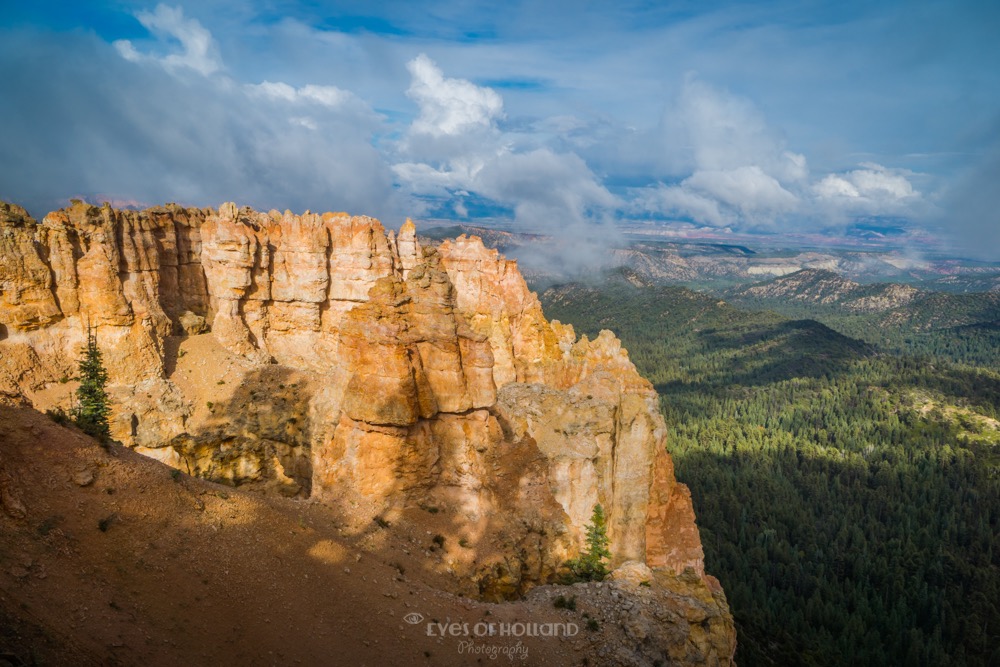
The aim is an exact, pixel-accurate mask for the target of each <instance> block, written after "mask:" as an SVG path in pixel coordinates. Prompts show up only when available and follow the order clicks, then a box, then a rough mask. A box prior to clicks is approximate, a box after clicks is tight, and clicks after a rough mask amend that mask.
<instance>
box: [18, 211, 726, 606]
mask: <svg viewBox="0 0 1000 667" xmlns="http://www.w3.org/2000/svg"><path fill="white" fill-rule="evenodd" d="M88 327H91V328H93V330H94V331H95V332H96V334H97V338H98V341H99V345H100V347H101V349H102V351H103V353H104V358H105V362H106V365H107V367H108V371H109V374H110V377H111V384H112V395H113V399H114V419H113V432H114V435H115V437H116V438H117V439H119V440H121V441H122V442H124V443H125V444H127V445H129V446H132V447H135V448H137V449H139V451H142V452H143V453H146V454H148V455H151V456H154V457H156V458H159V459H160V460H162V461H164V462H166V463H168V464H169V465H173V466H175V467H178V468H180V469H182V470H184V471H186V472H190V473H192V474H198V475H201V476H204V477H208V478H210V479H215V480H224V481H228V482H231V483H260V484H269V485H273V486H276V487H278V488H279V489H280V490H282V491H283V492H285V493H288V494H291V495H295V494H297V495H303V496H305V495H311V497H313V498H315V499H319V500H321V501H329V502H346V503H349V504H350V506H351V507H354V508H357V512H365V511H367V512H369V513H371V514H372V515H373V516H375V515H377V516H378V518H379V520H380V521H388V519H386V517H391V516H392V515H393V512H399V511H403V510H405V509H406V508H412V507H425V508H433V509H434V510H435V511H439V510H440V511H441V512H442V516H444V515H447V516H448V521H449V522H450V524H449V526H450V527H451V528H452V529H453V530H454V534H455V535H459V534H461V535H462V536H463V538H462V539H463V540H465V541H467V542H468V543H469V544H470V546H472V547H479V548H480V551H481V553H482V554H483V557H482V558H480V559H478V560H476V562H474V563H470V564H467V565H461V564H459V565H456V566H455V567H458V568H461V567H465V568H466V570H467V571H468V574H469V575H470V576H474V577H475V578H476V580H477V581H478V582H479V586H480V592H481V593H483V594H484V595H487V596H488V595H491V594H496V595H497V596H503V595H507V594H518V593H521V592H523V591H524V590H526V588H527V587H529V586H530V585H532V584H534V583H538V582H543V581H546V580H548V579H550V578H551V577H552V576H553V574H554V573H555V572H556V570H557V568H558V567H559V564H560V563H561V562H562V561H563V560H564V559H565V558H567V557H569V556H572V555H573V554H575V553H577V551H578V550H579V549H580V547H581V544H582V538H583V533H584V528H585V526H586V524H587V522H588V521H589V519H590V515H591V511H592V508H593V506H594V505H595V504H597V503H601V504H602V505H603V506H604V508H605V510H606V512H607V515H608V518H609V535H610V537H611V544H612V553H613V561H614V563H615V564H617V563H622V562H625V561H638V562H642V563H647V564H648V565H649V566H651V567H654V568H661V569H664V570H668V571H672V572H674V573H675V574H678V575H679V574H681V573H683V572H684V571H685V570H689V571H691V572H693V573H694V575H695V576H696V577H697V578H699V579H701V580H703V581H705V582H706V585H712V586H717V585H716V584H715V583H714V582H713V581H712V580H711V578H708V577H706V576H705V574H704V566H703V556H702V549H701V543H700V540H699V538H698V533H697V527H696V526H695V523H694V513H693V510H692V507H691V499H690V494H689V493H688V491H687V489H686V487H684V486H683V485H681V484H678V483H677V481H676V480H675V478H674V475H673V467H672V463H671V461H670V457H669V455H668V454H667V453H666V450H665V427H664V423H663V420H662V417H661V416H660V413H659V410H658V405H657V396H656V393H655V391H654V390H653V388H652V386H651V385H650V384H649V382H647V381H646V380H644V379H643V378H642V377H640V376H639V374H638V373H637V372H636V370H635V367H634V366H633V364H632V363H631V361H630V360H629V359H628V355H627V353H626V351H625V350H624V349H622V347H621V344H620V342H619V341H618V340H617V339H616V338H615V337H614V335H613V334H611V333H610V332H606V331H605V332H602V333H601V335H600V336H599V337H597V338H596V339H594V340H588V339H587V338H586V337H583V338H580V339H579V340H578V339H577V338H576V335H575V333H574V332H573V329H572V327H571V326H568V325H563V324H560V323H559V322H549V321H547V320H546V319H545V317H544V315H543V313H542V310H541V307H540V305H539V302H538V300H537V298H536V296H535V295H534V294H533V293H532V292H531V291H530V290H529V289H528V288H527V286H526V284H525V282H524V280H523V278H522V277H521V274H520V272H519V271H518V268H517V265H516V263H515V262H514V261H511V260H507V259H504V258H503V257H502V256H499V255H498V254H497V252H496V251H494V250H489V249H487V248H485V247H484V246H483V244H482V243H481V242H480V240H479V239H478V238H476V237H472V238H467V237H465V236H462V237H459V238H458V239H455V240H453V241H445V242H443V243H441V244H439V245H437V246H434V247H423V246H422V245H421V243H420V242H419V240H418V239H417V236H416V230H415V227H414V225H413V224H412V223H411V222H410V221H407V222H406V224H404V225H403V227H402V228H401V229H400V231H399V233H398V234H396V233H394V232H393V231H386V230H385V229H384V228H383V226H382V224H381V223H380V222H379V221H377V220H375V219H373V218H369V217H364V216H351V215H348V214H345V213H325V214H323V215H318V214H314V213H309V212H306V213H305V214H302V215H293V214H291V213H290V212H285V213H283V214H282V213H279V212H277V211H271V212H269V213H260V212H256V211H253V210H251V209H248V208H242V209H240V208H237V207H236V206H235V205H234V204H224V205H222V206H221V207H220V208H219V210H217V211H215V210H212V209H187V208H182V207H178V206H175V205H167V206H162V207H156V208H151V209H147V210H144V211H126V210H115V209H112V208H110V207H107V206H104V207H94V206H89V205H86V204H83V203H79V202H75V203H74V204H73V205H72V206H70V207H69V208H66V209H63V210H60V211H56V212H54V213H51V214H49V215H48V216H46V217H45V218H44V219H43V220H42V221H41V223H36V222H35V221H34V220H32V219H31V218H30V217H28V216H27V214H26V213H25V212H24V211H23V210H22V209H19V208H18V207H16V206H11V205H6V204H4V205H2V206H0V397H3V398H4V400H7V401H15V400H21V401H28V402H31V403H34V404H35V405H36V406H38V407H43V408H44V407H47V405H49V404H52V403H54V402H58V400H66V399H65V397H67V396H69V395H70V394H71V392H70V390H71V388H72V386H73V382H72V377H73V376H74V375H75V373H76V369H75V360H76V359H77V358H78V355H79V350H80V346H81V344H82V343H83V341H84V337H85V335H86V331H87V328H88ZM205 332H208V333H205ZM61 387H62V389H60V388H61ZM60 396H61V397H62V399H60V398H59V397H60ZM206 397H209V398H214V399H215V400H207V401H206V400H205V399H206ZM504 553H506V554H508V555H509V554H511V553H513V554H514V555H515V556H516V557H515V558H514V559H513V560H511V558H509V557H506V556H505V557H501V556H499V555H497V554H504ZM489 554H494V555H493V556H490V555H489ZM512 563H513V564H512Z"/></svg>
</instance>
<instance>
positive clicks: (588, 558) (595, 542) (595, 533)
mask: <svg viewBox="0 0 1000 667" xmlns="http://www.w3.org/2000/svg"><path fill="white" fill-rule="evenodd" d="M609 543H610V540H609V539H608V522H607V519H606V518H605V516H604V508H603V507H601V504H600V503H598V504H596V505H594V512H593V514H591V516H590V523H588V524H587V549H586V551H584V552H583V553H582V554H580V556H579V557H577V558H574V559H573V560H571V561H569V562H568V563H567V566H568V567H569V569H570V570H571V571H572V573H573V576H572V577H571V578H570V580H569V581H567V583H571V581H574V580H575V581H601V580H603V579H604V578H605V577H606V576H608V566H607V563H606V562H605V560H606V559H608V558H611V551H610V550H609V549H608V545H609Z"/></svg>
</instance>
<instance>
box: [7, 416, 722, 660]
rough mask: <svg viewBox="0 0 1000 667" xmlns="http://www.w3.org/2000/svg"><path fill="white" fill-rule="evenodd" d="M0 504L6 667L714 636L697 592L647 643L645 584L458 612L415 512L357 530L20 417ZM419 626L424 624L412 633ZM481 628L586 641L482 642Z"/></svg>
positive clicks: (664, 645) (587, 588)
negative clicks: (552, 627) (547, 628)
mask: <svg viewBox="0 0 1000 667" xmlns="http://www.w3.org/2000/svg"><path fill="white" fill-rule="evenodd" d="M0 497H2V511H0V656H3V655H4V654H7V660H8V662H10V663H11V664H14V665H17V664H24V665H30V664H49V665H145V666H154V665H237V664H238V665H248V664H249V665H272V664H273V665H297V664H302V665H320V664H322V665H373V666H374V665H420V664H428V665H451V664H458V665H464V664H478V663H488V662H491V660H490V656H489V653H483V651H491V650H492V651H504V650H507V651H511V650H516V651H520V652H518V653H516V654H515V655H514V656H513V657H515V658H517V660H516V662H519V663H520V664H548V665H570V664H587V663H585V662H584V658H585V656H588V655H589V656H590V657H589V660H590V662H589V664H652V662H653V661H654V660H656V659H666V658H668V657H669V656H668V653H669V654H670V655H673V656H674V657H677V658H682V659H683V660H684V661H685V662H690V661H697V658H698V656H697V655H693V654H691V651H692V650H693V649H692V646H691V644H690V642H689V640H688V639H687V637H688V636H689V635H690V634H691V633H692V631H693V630H692V628H694V629H697V627H700V626H701V625H703V626H704V627H705V628H706V631H707V628H709V626H710V625H711V624H712V623H713V622H716V620H715V619H713V618H710V617H709V616H706V615H705V614H704V608H706V604H705V603H704V601H701V600H699V599H698V590H700V589H697V587H695V588H693V589H692V596H691V597H690V599H688V598H685V599H683V600H674V602H675V607H677V608H678V609H681V612H680V613H679V614H676V615H675V617H674V618H671V619H667V620H668V621H670V622H669V623H666V624H663V623H662V622H661V620H657V619H651V620H650V623H652V624H654V625H655V626H656V627H654V628H653V629H652V630H651V629H650V627H646V626H641V627H639V626H637V625H636V622H637V621H638V620H642V619H644V618H645V617H644V616H643V615H642V614H640V613H639V612H640V611H642V610H643V609H645V608H646V607H649V608H650V609H654V608H655V609H662V605H655V604H654V605H652V606H650V604H649V603H650V599H649V598H650V596H652V595H655V593H651V592H649V588H648V587H645V586H641V587H640V586H638V585H637V582H632V585H631V590H632V591H633V593H632V594H631V595H632V597H631V598H630V597H629V595H630V594H629V592H628V590H626V589H627V587H628V585H627V584H626V583H624V582H622V583H613V584H612V583H605V584H599V585H598V584H589V585H577V586H574V587H572V588H567V587H552V586H547V587H542V588H539V589H536V590H535V591H533V592H532V595H530V596H529V599H528V600H526V601H522V602H518V603H508V604H488V603H482V602H477V601H473V600H469V599H466V598H461V597H458V596H456V595H453V594H451V593H448V592H444V591H451V590H459V589H460V588H461V587H462V583H463V582H458V581H455V580H454V579H452V578H450V576H449V575H448V573H447V567H446V563H447V559H448V557H449V552H450V551H454V550H458V549H461V547H459V546H458V545H452V544H445V545H444V548H443V549H442V548H439V547H438V545H436V544H434V542H433V536H432V535H431V534H430V533H429V532H428V531H426V530H423V526H422V525H421V517H420V516H419V513H418V514H416V515H414V516H411V517H400V518H398V519H396V520H395V522H394V523H393V524H392V525H390V526H388V527H381V526H379V525H378V524H367V525H364V526H354V525H350V524H349V523H348V522H346V521H344V520H343V519H341V518H340V517H339V516H338V512H337V511H336V510H335V509H334V508H331V507H327V506H324V505H321V504H319V503H315V502H310V501H302V500H293V499H288V498H281V497H277V496H269V495H262V494H255V493H254V492H252V491H244V490H239V489H233V488H229V487H225V486H222V485H218V484H214V483H211V482H206V481H203V480H199V479H194V478H190V477H187V476H186V475H183V474H179V473H177V472H176V471H174V470H172V469H171V468H168V467H167V466H165V465H163V464H160V463H159V462H157V461H154V460H152V459H149V458H146V457H143V456H141V455H139V454H136V453H134V452H132V451H130V450H128V449H125V448H122V447H118V446H115V447H113V448H112V449H111V451H105V450H104V449H102V448H101V447H100V446H98V445H97V444H95V443H94V441H92V440H91V439H89V438H87V437H86V436H84V435H82V434H81V433H79V432H78V431H76V430H74V429H69V428H64V427H61V426H58V425H56V424H55V423H53V422H52V421H51V420H50V419H49V418H48V417H46V416H44V415H41V414H40V413H38V412H35V411H33V410H29V409H26V408H11V407H2V406H0ZM428 525H430V524H428ZM659 576H660V575H659V574H658V575H657V577H659ZM559 594H566V596H567V597H569V596H570V594H573V595H577V596H578V598H579V600H580V603H579V607H578V609H577V610H576V611H569V610H563V609H556V608H555V607H554V605H553V599H554V598H555V596H556V595H559ZM643 596H646V598H643ZM707 602H708V603H711V600H708V601H707ZM644 605H645V606H644ZM684 609H686V610H687V611H683V610H684ZM584 612H587V613H588V615H589V616H590V617H592V618H594V619H599V623H600V624H601V629H600V630H598V631H593V630H588V629H587V625H586V624H587V618H586V617H584V616H583V613H584ZM413 613H417V614H420V615H421V617H422V619H421V620H420V622H418V623H415V624H411V623H408V622H406V621H405V620H404V617H405V616H407V615H408V614H413ZM434 621H438V622H440V623H450V622H456V621H457V622H459V623H463V622H464V623H467V624H468V626H467V627H468V630H465V629H464V628H463V629H459V630H458V631H457V632H455V631H454V628H452V631H451V632H448V633H447V636H445V637H439V636H428V634H429V633H435V634H441V632H440V630H439V629H437V628H436V627H435V626H431V625H430V624H431V623H432V622H434ZM480 622H481V623H484V624H490V623H492V624H494V627H495V628H497V629H499V628H500V627H501V624H511V623H517V622H531V623H540V624H544V623H569V622H573V623H575V624H576V625H577V626H578V627H579V630H578V633H577V634H576V635H575V636H573V637H569V638H564V637H560V638H555V637H529V636H520V637H513V636H501V634H500V632H499V630H497V631H496V633H495V634H494V636H492V637H491V636H489V635H488V634H486V633H481V634H482V636H477V635H476V633H475V631H474V628H475V627H476V625H475V624H476V623H480ZM630 625H631V626H634V627H629V626H630ZM640 625H641V624H640ZM647 625H648V624H647ZM661 626H662V628H661ZM696 626H697V627H696ZM479 627H480V628H486V627H487V626H486V625H482V626H479ZM657 628H661V629H666V630H668V631H671V632H674V634H675V635H676V636H675V637H674V639H675V643H676V645H675V646H668V644H669V639H666V640H661V638H659V637H658V636H657V632H659V630H658V629H657ZM467 633H468V634H467ZM653 640H656V641H653ZM685 642H687V643H685ZM518 646H520V648H517V647H518ZM504 647H507V648H506V649H505V648H504ZM472 650H474V651H477V652H476V653H471V654H470V651H472ZM525 654H526V658H525V659H523V660H522V659H520V658H521V657H522V656H523V655H525ZM599 655H600V656H603V657H602V658H600V659H598V661H597V662H596V663H595V662H594V661H595V659H597V656H599ZM655 656H660V657H655ZM498 657H499V658H503V657H506V656H505V654H503V653H500V654H499V656H498ZM0 664H2V661H0Z"/></svg>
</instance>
